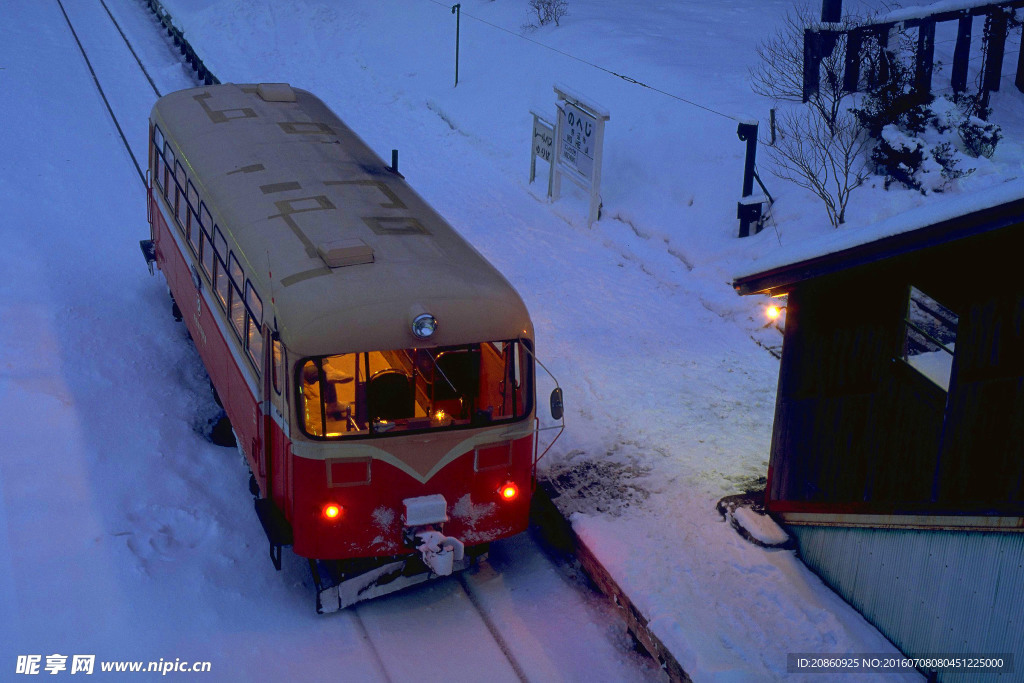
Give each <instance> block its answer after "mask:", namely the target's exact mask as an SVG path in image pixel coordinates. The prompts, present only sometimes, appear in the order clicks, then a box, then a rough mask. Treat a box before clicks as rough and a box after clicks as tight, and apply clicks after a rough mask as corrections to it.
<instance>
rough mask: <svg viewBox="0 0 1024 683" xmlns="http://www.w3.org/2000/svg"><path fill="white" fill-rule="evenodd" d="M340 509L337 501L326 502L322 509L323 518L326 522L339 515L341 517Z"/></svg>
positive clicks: (335, 518)
mask: <svg viewBox="0 0 1024 683" xmlns="http://www.w3.org/2000/svg"><path fill="white" fill-rule="evenodd" d="M341 509H342V508H341V506H340V505H338V504H337V503H328V504H327V505H324V509H323V511H322V514H323V516H324V519H326V520H327V521H328V522H333V521H335V520H337V519H338V518H339V517H341Z"/></svg>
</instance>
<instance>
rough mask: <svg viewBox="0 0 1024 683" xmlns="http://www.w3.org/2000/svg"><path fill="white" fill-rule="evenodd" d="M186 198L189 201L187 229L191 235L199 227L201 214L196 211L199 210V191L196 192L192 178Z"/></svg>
mask: <svg viewBox="0 0 1024 683" xmlns="http://www.w3.org/2000/svg"><path fill="white" fill-rule="evenodd" d="M185 199H186V201H187V202H188V206H187V207H186V220H187V225H186V226H185V231H186V232H187V233H188V234H189V235H190V236H191V235H192V233H193V232H194V231H196V230H198V229H199V225H198V224H199V216H198V214H197V213H196V212H197V211H198V210H199V193H198V192H196V186H195V185H193V184H192V181H191V180H190V181H188V185H187V190H186V195H185Z"/></svg>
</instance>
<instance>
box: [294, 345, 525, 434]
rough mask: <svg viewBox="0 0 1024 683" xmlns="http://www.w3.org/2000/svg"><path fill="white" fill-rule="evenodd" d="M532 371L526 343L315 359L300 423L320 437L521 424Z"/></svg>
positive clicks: (308, 366) (306, 369) (302, 379)
mask: <svg viewBox="0 0 1024 683" xmlns="http://www.w3.org/2000/svg"><path fill="white" fill-rule="evenodd" d="M532 367H533V366H532V362H531V357H530V354H529V353H528V351H527V349H526V346H525V344H524V343H523V342H521V341H500V342H484V343H480V344H467V345H461V346H448V347H441V348H432V349H399V350H396V351H370V352H361V353H346V354H342V355H337V356H320V357H316V358H309V359H306V360H305V361H304V362H302V363H301V364H300V366H299V376H298V383H297V386H298V407H299V418H300V420H301V422H302V426H303V430H304V431H305V432H306V434H308V435H309V436H312V437H315V438H321V439H338V438H345V437H350V436H370V435H385V434H398V433H402V432H411V431H429V430H437V429H450V428H457V427H465V426H483V425H487V424H491V423H494V422H506V421H514V420H517V419H521V418H523V417H525V416H527V415H528V414H529V413H530V411H531V410H532V408H533V406H532V397H533V387H532V382H533V372H532Z"/></svg>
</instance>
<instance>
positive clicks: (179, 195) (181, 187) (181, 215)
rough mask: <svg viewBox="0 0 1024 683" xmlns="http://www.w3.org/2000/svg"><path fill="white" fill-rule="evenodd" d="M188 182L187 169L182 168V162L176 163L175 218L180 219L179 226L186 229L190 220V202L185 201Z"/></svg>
mask: <svg viewBox="0 0 1024 683" xmlns="http://www.w3.org/2000/svg"><path fill="white" fill-rule="evenodd" d="M187 182H188V178H187V177H186V176H185V169H184V168H182V166H181V162H180V161H175V162H174V185H175V193H174V217H175V218H177V219H178V225H179V226H181V227H182V229H184V228H185V226H186V225H187V223H186V221H187V220H188V219H187V218H186V216H187V215H188V201H187V200H186V199H185V185H186V183H187Z"/></svg>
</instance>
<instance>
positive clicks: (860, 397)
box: [734, 187, 1024, 531]
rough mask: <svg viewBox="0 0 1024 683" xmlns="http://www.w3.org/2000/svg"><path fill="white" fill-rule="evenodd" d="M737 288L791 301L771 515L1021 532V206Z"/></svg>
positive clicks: (817, 259)
mask: <svg viewBox="0 0 1024 683" xmlns="http://www.w3.org/2000/svg"><path fill="white" fill-rule="evenodd" d="M1017 189H1018V194H1021V193H1022V192H1021V191H1020V187H1018V188H1017ZM1005 194H1006V193H1003V197H1005ZM734 286H735V288H736V291H737V292H738V293H739V294H768V295H771V296H785V297H786V321H785V333H784V341H783V350H782V359H781V369H780V373H779V385H778V394H777V403H776V410H775V425H774V431H773V435H772V443H771V457H770V462H769V469H768V489H767V492H766V498H767V509H768V510H769V511H770V512H772V513H775V514H777V515H778V516H779V517H780V518H781V519H782V520H783V521H784V522H786V523H789V524H825V525H828V524H837V525H842V526H876V527H907V528H942V529H988V530H996V529H1001V530H1010V529H1013V530H1017V531H1024V199H1014V200H1010V201H1005V198H1004V199H1003V201H1001V202H1000V203H998V204H995V205H990V206H989V207H988V208H983V209H977V210H973V211H971V212H969V213H967V214H965V215H960V216H956V217H952V218H945V219H943V220H939V221H936V222H931V223H928V224H926V225H923V226H921V227H917V228H914V229H909V230H906V231H902V232H899V231H895V232H894V234H887V235H886V236H884V237H879V238H877V239H873V240H870V241H866V242H863V243H860V244H855V245H853V246H847V247H844V248H841V249H838V250H835V251H830V252H827V253H822V254H819V255H815V256H810V257H806V258H803V259H802V260H798V261H795V262H790V263H784V264H782V265H775V266H772V267H768V268H765V269H764V270H762V271H761V272H756V273H752V274H749V275H745V276H743V277H739V278H737V279H736V280H735V281H734Z"/></svg>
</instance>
